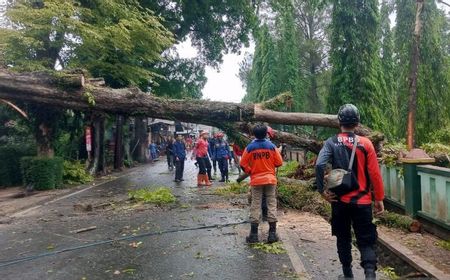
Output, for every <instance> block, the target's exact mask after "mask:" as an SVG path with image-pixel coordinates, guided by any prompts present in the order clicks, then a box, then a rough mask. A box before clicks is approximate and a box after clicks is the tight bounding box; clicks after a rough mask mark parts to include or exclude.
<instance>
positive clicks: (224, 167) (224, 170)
mask: <svg viewBox="0 0 450 280" xmlns="http://www.w3.org/2000/svg"><path fill="white" fill-rule="evenodd" d="M217 163H218V164H219V170H220V175H222V179H224V178H227V179H228V160H227V159H226V158H218V159H217Z"/></svg>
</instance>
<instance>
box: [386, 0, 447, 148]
mask: <svg viewBox="0 0 450 280" xmlns="http://www.w3.org/2000/svg"><path fill="white" fill-rule="evenodd" d="M395 7H396V14H397V20H396V29H395V34H394V35H395V48H396V58H397V61H398V63H397V65H396V73H395V75H396V77H398V78H397V79H396V82H397V84H396V91H397V108H398V110H399V114H398V115H399V116H400V118H399V119H395V120H394V123H396V124H397V131H396V136H397V137H403V136H404V135H405V134H406V121H407V118H406V115H407V111H408V108H407V104H408V97H409V85H410V82H409V75H410V73H409V71H410V61H411V44H412V34H413V30H414V21H415V13H416V3H415V1H409V0H396V5H395ZM421 20H422V24H423V25H422V36H421V39H420V46H419V47H420V64H419V71H418V81H417V98H418V100H417V116H416V120H417V121H416V141H417V143H418V144H419V145H420V144H423V143H426V142H429V141H433V142H434V141H436V140H437V139H436V140H435V139H433V138H434V135H435V134H439V131H440V130H441V129H443V128H445V127H446V126H447V124H448V120H449V119H450V105H449V104H450V85H449V83H450V57H449V52H448V44H446V42H448V41H446V40H448V36H449V35H448V34H449V30H450V26H449V24H448V19H447V18H446V16H445V14H444V12H443V11H442V10H439V9H438V8H437V6H436V1H424V9H423V12H422V14H421ZM444 135H445V132H444ZM430 136H431V137H430ZM438 141H440V140H438ZM443 143H448V142H445V141H444V142H443Z"/></svg>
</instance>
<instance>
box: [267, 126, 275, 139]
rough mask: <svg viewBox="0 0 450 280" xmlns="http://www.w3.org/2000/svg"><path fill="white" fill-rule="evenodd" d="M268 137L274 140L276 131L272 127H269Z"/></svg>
mask: <svg viewBox="0 0 450 280" xmlns="http://www.w3.org/2000/svg"><path fill="white" fill-rule="evenodd" d="M267 135H269V138H270V139H272V138H273V137H275V131H273V129H272V128H271V127H270V126H267Z"/></svg>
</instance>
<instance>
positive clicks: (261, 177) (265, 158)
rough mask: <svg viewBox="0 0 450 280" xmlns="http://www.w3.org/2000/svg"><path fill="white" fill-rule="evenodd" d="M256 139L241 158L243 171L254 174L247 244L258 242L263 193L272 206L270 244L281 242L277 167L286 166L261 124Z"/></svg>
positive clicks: (270, 212)
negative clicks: (278, 221) (278, 223)
mask: <svg viewBox="0 0 450 280" xmlns="http://www.w3.org/2000/svg"><path fill="white" fill-rule="evenodd" d="M253 134H254V136H255V138H256V139H255V140H254V141H253V142H251V143H250V144H249V145H248V146H247V147H246V148H245V150H244V153H243V155H242V158H241V168H242V170H243V171H244V172H245V173H247V174H250V186H251V194H252V203H251V206H250V223H251V229H250V234H249V236H247V238H246V241H247V243H250V244H251V243H257V242H259V238H258V226H259V220H260V217H261V200H262V196H263V194H265V195H266V198H267V204H268V216H267V220H268V222H269V236H268V238H267V242H268V243H273V242H277V241H278V240H279V237H278V235H277V233H276V228H277V215H276V211H277V197H276V187H277V177H276V175H275V168H277V167H279V166H281V165H282V164H283V160H282V158H281V154H280V152H279V151H278V149H277V147H276V146H275V145H274V144H273V143H272V142H270V141H269V140H267V139H266V136H267V126H265V125H263V124H257V125H255V127H254V128H253Z"/></svg>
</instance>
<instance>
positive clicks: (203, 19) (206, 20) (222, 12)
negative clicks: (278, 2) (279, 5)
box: [139, 0, 255, 66]
mask: <svg viewBox="0 0 450 280" xmlns="http://www.w3.org/2000/svg"><path fill="white" fill-rule="evenodd" d="M139 2H140V3H141V5H142V6H143V7H145V8H150V9H151V10H153V11H157V15H158V16H162V17H164V18H165V19H167V20H166V21H165V22H163V24H164V26H165V27H166V28H167V29H169V30H170V31H172V32H173V34H175V36H176V38H178V39H179V40H180V41H182V40H184V39H186V38H187V37H189V38H190V40H191V41H192V44H193V46H195V47H196V48H197V49H198V52H199V54H200V56H201V58H202V60H203V61H204V62H205V63H207V64H209V65H212V66H217V65H218V63H219V62H221V61H222V56H223V54H225V53H229V52H238V51H239V50H240V48H241V47H242V44H248V43H249V33H250V31H251V28H252V27H253V25H254V21H255V17H254V7H253V5H252V3H254V2H252V1H239V0H231V1H230V0H179V1H170V0H162V1H155V0H140V1H139Z"/></svg>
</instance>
